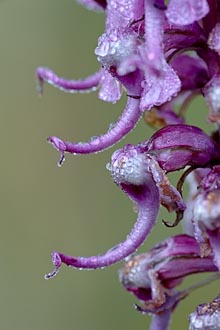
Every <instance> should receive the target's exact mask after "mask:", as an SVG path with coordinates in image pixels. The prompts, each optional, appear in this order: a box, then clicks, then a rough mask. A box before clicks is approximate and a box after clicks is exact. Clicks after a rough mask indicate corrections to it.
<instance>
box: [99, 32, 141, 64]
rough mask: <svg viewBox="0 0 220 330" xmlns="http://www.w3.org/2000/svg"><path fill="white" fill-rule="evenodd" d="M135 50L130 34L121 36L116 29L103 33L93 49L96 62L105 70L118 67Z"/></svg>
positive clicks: (133, 37) (134, 40)
mask: <svg viewBox="0 0 220 330" xmlns="http://www.w3.org/2000/svg"><path fill="white" fill-rule="evenodd" d="M135 49H136V38H135V36H134V35H132V34H131V33H129V34H128V33H127V34H126V33H125V34H121V33H120V32H118V30H117V29H114V30H112V31H111V32H110V33H108V34H107V33H104V34H103V35H102V36H101V37H100V38H99V41H98V47H97V48H96V49H95V54H96V55H97V59H98V61H99V62H100V63H101V64H102V65H103V66H104V67H106V68H110V67H111V66H116V67H118V66H119V65H120V64H121V62H122V61H123V60H125V59H126V58H128V57H129V56H131V55H132V54H133V53H134V52H135Z"/></svg>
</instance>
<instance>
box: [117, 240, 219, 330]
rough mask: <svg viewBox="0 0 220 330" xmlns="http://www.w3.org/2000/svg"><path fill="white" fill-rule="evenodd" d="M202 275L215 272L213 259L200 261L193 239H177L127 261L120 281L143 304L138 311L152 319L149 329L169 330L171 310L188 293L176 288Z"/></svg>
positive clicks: (120, 274) (207, 258) (198, 251)
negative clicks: (195, 275)
mask: <svg viewBox="0 0 220 330" xmlns="http://www.w3.org/2000/svg"><path fill="white" fill-rule="evenodd" d="M203 272H217V267H216V266H215V265H214V263H213V260H212V257H211V256H209V257H204V258H201V257H200V249H199V245H198V244H197V242H196V240H195V239H194V238H193V237H191V236H187V235H177V236H173V237H170V238H168V239H166V240H165V241H163V242H161V243H159V244H157V245H156V246H155V247H153V248H152V249H151V250H150V251H149V252H148V253H143V254H140V255H137V256H135V257H133V258H131V259H130V260H129V261H127V262H126V263H125V265H124V267H123V268H122V269H121V270H120V271H119V279H120V281H121V282H122V284H123V286H124V287H125V289H126V290H127V291H129V292H131V293H133V294H134V295H135V296H136V297H137V298H138V299H139V300H140V301H141V302H142V306H141V307H137V309H138V310H139V311H141V312H142V313H145V314H150V315H153V317H152V323H151V328H150V329H151V330H157V329H164V330H168V329H169V323H170V319H171V315H172V312H173V310H174V309H175V308H176V307H177V305H178V303H179V301H180V300H181V299H183V298H185V297H186V296H187V295H188V294H189V292H190V290H187V289H186V290H183V291H181V292H177V291H176V287H177V286H178V285H179V284H181V283H182V281H183V280H184V279H185V277H186V276H188V275H191V274H195V273H203Z"/></svg>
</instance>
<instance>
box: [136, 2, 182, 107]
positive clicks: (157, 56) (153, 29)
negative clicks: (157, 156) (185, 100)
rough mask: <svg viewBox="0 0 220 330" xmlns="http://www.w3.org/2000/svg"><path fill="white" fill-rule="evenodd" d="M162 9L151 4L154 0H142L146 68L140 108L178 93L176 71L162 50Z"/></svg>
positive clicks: (160, 102) (141, 47) (143, 54)
mask: <svg viewBox="0 0 220 330" xmlns="http://www.w3.org/2000/svg"><path fill="white" fill-rule="evenodd" d="M163 28H164V11H163V10H161V9H158V8H156V7H155V6H154V1H153V0H150V1H148V0H145V44H144V46H140V47H139V51H140V56H141V59H142V62H143V70H144V72H145V82H143V83H142V85H143V88H144V90H143V93H142V99H141V108H142V109H144V110H149V109H151V108H152V107H153V106H154V105H156V106H160V105H161V104H163V103H165V102H167V101H169V100H171V98H172V97H173V96H174V95H176V94H177V93H178V91H179V90H180V87H181V82H180V80H179V78H178V76H177V75H176V73H175V71H174V70H173V69H172V68H171V66H169V65H168V64H167V62H166V59H165V56H164V53H163Z"/></svg>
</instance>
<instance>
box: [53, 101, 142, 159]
mask: <svg viewBox="0 0 220 330" xmlns="http://www.w3.org/2000/svg"><path fill="white" fill-rule="evenodd" d="M139 103H140V100H139V99H134V98H131V97H128V102H127V105H126V107H125V110H124V112H123V113H122V115H121V117H120V118H119V120H118V121H117V122H116V123H115V125H114V127H113V128H111V129H110V130H109V131H108V132H106V133H105V134H103V135H101V136H98V137H95V138H93V139H91V140H90V141H88V142H78V143H72V142H68V141H63V140H61V139H59V138H58V137H55V136H51V137H49V138H48V141H49V142H50V143H51V144H52V145H53V146H54V147H55V148H56V149H57V150H58V151H59V152H60V153H61V162H60V165H61V164H62V161H63V159H64V153H65V152H69V153H72V154H90V153H96V152H99V151H102V150H104V149H107V148H109V147H111V146H113V145H114V144H115V143H117V142H118V141H120V140H121V139H122V138H123V137H125V135H127V134H128V133H129V132H130V131H131V130H132V129H133V128H134V127H135V126H136V124H137V122H138V120H139V118H140V116H141V110H140V107H139Z"/></svg>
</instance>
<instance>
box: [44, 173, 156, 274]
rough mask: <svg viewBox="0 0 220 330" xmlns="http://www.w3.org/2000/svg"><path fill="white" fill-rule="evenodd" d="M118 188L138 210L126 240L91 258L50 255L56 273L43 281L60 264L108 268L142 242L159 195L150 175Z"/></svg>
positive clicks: (150, 226)
mask: <svg viewBox="0 0 220 330" xmlns="http://www.w3.org/2000/svg"><path fill="white" fill-rule="evenodd" d="M120 186H121V189H123V191H124V192H126V194H127V195H128V197H129V198H130V199H131V200H132V201H134V202H135V203H136V204H137V206H138V209H139V213H138V218H137V221H136V223H135V225H134V227H133V229H132V231H131V232H130V234H129V235H128V236H127V237H126V239H125V241H123V242H122V243H120V244H118V245H117V246H115V247H113V248H112V249H110V250H108V251H107V252H106V253H104V254H100V255H97V256H92V257H73V256H69V255H65V254H63V253H60V252H53V253H52V261H53V264H54V266H55V271H53V272H52V273H49V274H47V275H46V276H45V278H46V279H49V278H52V277H54V276H55V275H56V274H57V272H58V270H59V268H60V266H61V264H62V263H64V264H66V265H67V266H72V267H75V268H85V269H96V268H102V267H106V266H110V265H112V264H114V263H116V262H118V261H121V260H123V259H124V258H126V257H127V256H129V255H130V254H132V253H134V252H135V251H136V249H137V248H138V247H139V246H140V245H141V244H142V243H143V242H144V240H145V239H146V237H147V236H148V235H149V233H150V231H151V229H152V228H153V226H154V224H155V222H156V218H157V214H158V211H159V192H158V188H157V186H156V185H155V183H154V181H153V178H152V176H151V175H150V174H149V175H148V176H147V181H146V182H145V184H143V185H132V184H124V183H121V184H120Z"/></svg>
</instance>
